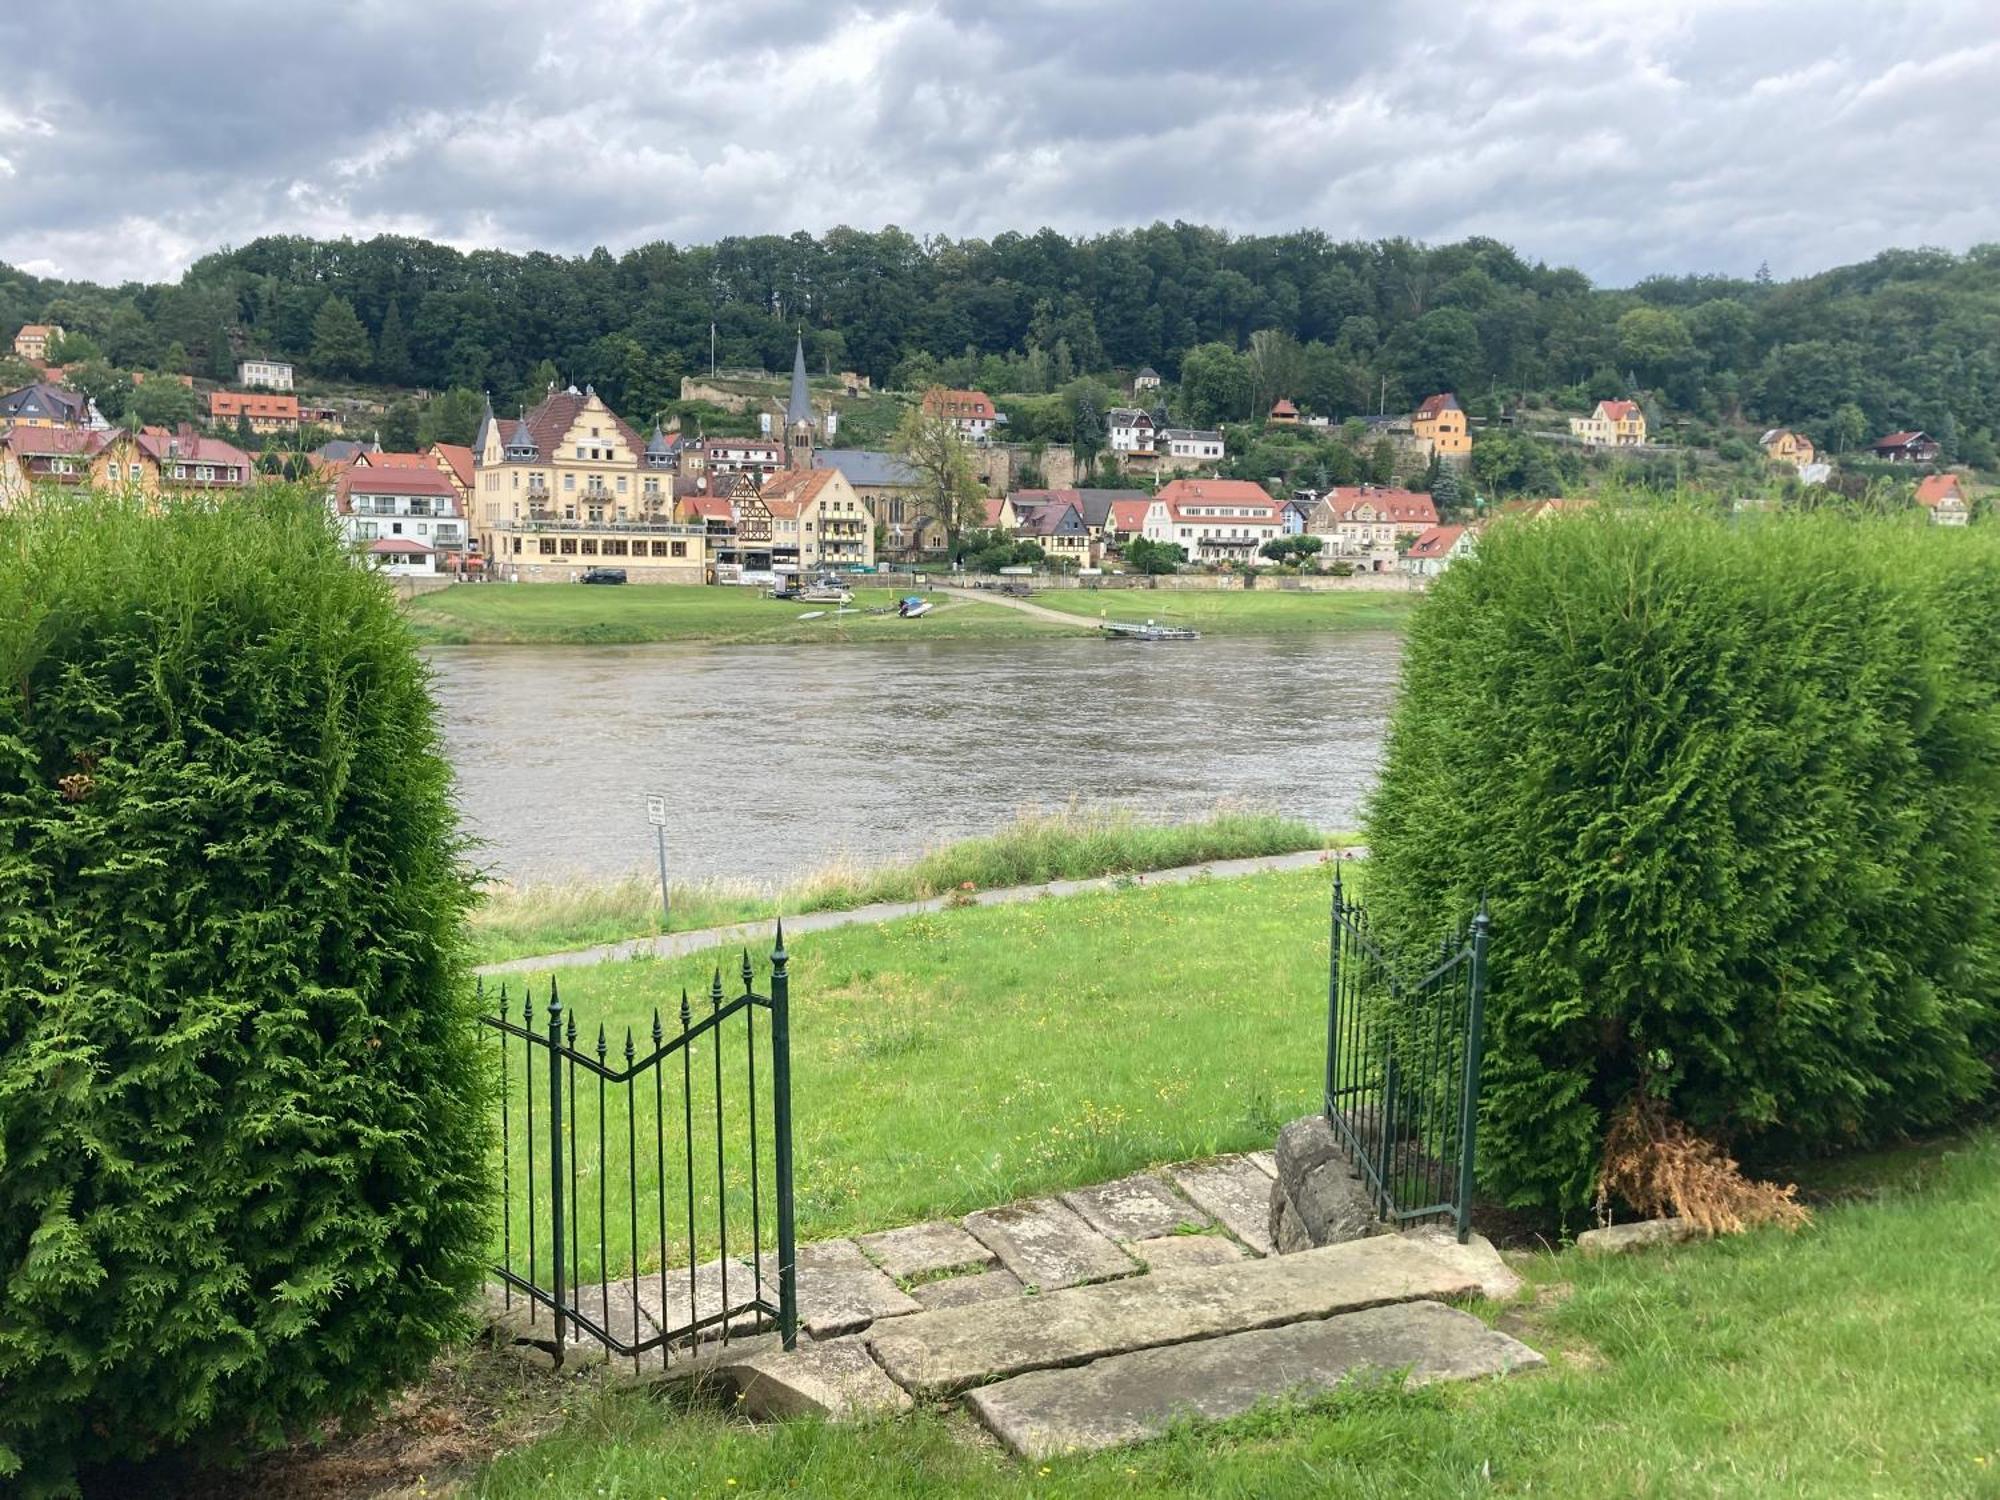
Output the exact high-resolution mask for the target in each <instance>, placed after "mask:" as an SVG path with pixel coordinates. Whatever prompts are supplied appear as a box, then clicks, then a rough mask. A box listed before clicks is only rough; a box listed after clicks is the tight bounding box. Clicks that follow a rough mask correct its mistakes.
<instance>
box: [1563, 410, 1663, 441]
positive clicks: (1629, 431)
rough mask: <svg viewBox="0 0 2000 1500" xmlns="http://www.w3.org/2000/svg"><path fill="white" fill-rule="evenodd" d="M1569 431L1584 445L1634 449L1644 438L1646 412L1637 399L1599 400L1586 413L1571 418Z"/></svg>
mask: <svg viewBox="0 0 2000 1500" xmlns="http://www.w3.org/2000/svg"><path fill="white" fill-rule="evenodd" d="M1569 430H1570V436H1572V437H1574V438H1575V439H1576V440H1577V441H1578V442H1580V443H1582V444H1583V446H1584V447H1586V448H1637V447H1640V446H1642V445H1643V444H1644V443H1645V441H1646V413H1645V412H1644V410H1642V409H1641V408H1640V405H1639V403H1638V402H1636V401H1600V402H1598V403H1597V405H1596V407H1595V408H1594V409H1593V410H1592V411H1591V413H1590V415H1589V416H1587V417H1571V418H1570V419H1569Z"/></svg>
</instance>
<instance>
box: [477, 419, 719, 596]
mask: <svg viewBox="0 0 2000 1500" xmlns="http://www.w3.org/2000/svg"><path fill="white" fill-rule="evenodd" d="M472 457H473V485H472V494H473V507H472V517H471V520H472V526H473V532H474V536H475V538H476V539H477V545H478V551H479V554H480V556H481V558H482V559H483V560H484V563H485V567H486V572H487V575H488V576H489V577H492V578H500V579H507V580H512V581H518V582H523V583H546V582H563V581H568V580H572V579H575V578H577V577H579V576H581V575H582V574H583V573H584V572H585V571H587V570H588V569H591V568H623V569H625V570H626V578H627V580H628V581H629V582H632V583H701V582H703V581H704V577H705V568H704V562H705V555H706V546H705V543H704V538H703V534H702V528H701V527H699V526H686V525H682V524H680V523H678V522H676V521H675V520H674V518H673V476H672V471H671V467H670V463H669V461H667V460H666V459H665V458H664V456H662V455H658V454H653V453H649V452H648V451H647V445H646V444H645V443H644V442H643V441H641V439H640V437H639V435H638V434H637V433H636V432H634V431H633V430H632V428H631V427H630V426H629V425H627V424H626V422H625V421H624V419H623V418H621V417H620V416H619V415H618V414H617V413H616V412H614V411H612V410H611V408H610V407H609V406H607V405H605V403H604V400H603V398H602V397H600V396H599V395H598V394H597V393H596V391H594V390H592V389H590V388H588V387H586V388H585V389H583V390H581V391H579V390H578V389H577V388H576V387H575V386H571V387H569V388H568V389H567V390H562V391H558V390H555V389H554V388H551V389H550V390H549V393H548V394H547V396H545V397H544V398H543V399H542V400H541V401H540V402H539V403H538V404H537V405H535V406H533V407H531V408H530V409H529V410H527V411H524V412H522V413H521V415H520V416H519V417H518V418H517V419H515V420H514V421H512V422H506V421H503V420H501V419H500V418H498V417H496V416H494V414H493V411H492V408H491V407H490V406H489V407H488V408H487V412H486V416H485V419H484V420H483V421H481V423H480V424H479V437H478V440H477V441H476V442H475V443H474V445H473V455H472ZM648 481H650V483H649V482H648Z"/></svg>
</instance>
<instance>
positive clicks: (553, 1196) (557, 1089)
mask: <svg viewBox="0 0 2000 1500" xmlns="http://www.w3.org/2000/svg"><path fill="white" fill-rule="evenodd" d="M562 1083H563V1080H562V997H561V996H560V995H559V994H558V993H557V992H556V981H555V977H554V976H553V975H551V976H550V978H549V1227H550V1229H551V1230H553V1231H554V1235H555V1284H554V1287H553V1291H554V1294H555V1295H554V1297H553V1298H552V1299H551V1300H552V1301H553V1302H554V1304H555V1315H556V1368H557V1369H561V1368H562V1362H563V1235H562V1231H563V1191H562V1150H563V1096H562Z"/></svg>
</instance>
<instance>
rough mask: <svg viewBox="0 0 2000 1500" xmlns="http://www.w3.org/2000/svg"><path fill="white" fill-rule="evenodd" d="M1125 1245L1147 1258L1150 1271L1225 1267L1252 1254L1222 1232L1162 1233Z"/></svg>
mask: <svg viewBox="0 0 2000 1500" xmlns="http://www.w3.org/2000/svg"><path fill="white" fill-rule="evenodd" d="M1125 1248H1126V1249H1127V1250H1130V1251H1131V1252H1132V1253H1133V1254H1134V1255H1136V1256H1138V1257H1139V1259H1140V1260H1142V1261H1144V1262H1145V1263H1146V1268H1147V1269H1148V1270H1150V1271H1177V1270H1179V1269H1180V1268H1181V1267H1183V1266H1226V1265H1228V1264H1229V1263H1230V1262H1231V1261H1238V1260H1245V1259H1248V1257H1249V1252H1248V1251H1247V1250H1245V1249H1244V1248H1243V1247H1242V1246H1241V1245H1239V1244H1237V1243H1236V1241H1234V1240H1231V1239H1224V1238H1223V1237H1222V1236H1221V1235H1219V1234H1163V1235H1161V1236H1159V1238H1157V1239H1150V1240H1134V1241H1133V1242H1132V1243H1131V1244H1129V1245H1127V1246H1126V1247H1125Z"/></svg>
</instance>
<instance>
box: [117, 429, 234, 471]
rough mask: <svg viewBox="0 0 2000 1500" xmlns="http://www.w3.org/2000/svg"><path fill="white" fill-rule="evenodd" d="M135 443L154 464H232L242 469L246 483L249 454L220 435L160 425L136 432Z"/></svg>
mask: <svg viewBox="0 0 2000 1500" xmlns="http://www.w3.org/2000/svg"><path fill="white" fill-rule="evenodd" d="M138 442H139V446H140V447H141V448H142V449H144V450H145V451H146V452H147V453H148V454H150V455H151V456H152V458H153V459H154V460H155V461H156V462H158V463H161V464H211V465H216V466H219V467H222V468H228V467H230V466H231V465H234V466H235V467H237V468H239V469H241V470H242V471H243V478H242V481H241V482H242V483H245V484H247V483H249V480H250V455H249V454H247V453H245V452H244V451H243V450H242V449H241V448H238V447H236V446H235V445H234V444H232V443H225V442H223V441H222V440H221V439H220V438H212V437H203V436H202V435H201V434H200V433H198V432H196V431H195V430H194V429H193V428H192V427H189V426H187V425H186V424H182V426H181V429H180V431H179V432H177V433H169V432H168V431H167V430H166V429H165V428H163V427H148V428H146V429H145V430H144V431H143V432H141V433H140V434H139V438H138ZM217 482H218V483H227V482H228V481H226V480H219V481H217Z"/></svg>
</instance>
